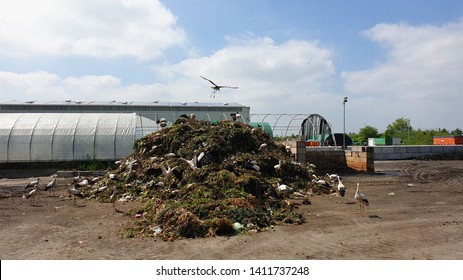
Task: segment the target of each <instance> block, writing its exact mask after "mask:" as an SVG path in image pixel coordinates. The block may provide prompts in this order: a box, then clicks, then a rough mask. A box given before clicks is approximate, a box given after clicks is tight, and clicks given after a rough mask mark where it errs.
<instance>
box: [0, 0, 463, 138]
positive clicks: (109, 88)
mask: <svg viewBox="0 0 463 280" xmlns="http://www.w3.org/2000/svg"><path fill="white" fill-rule="evenodd" d="M200 76H204V77H207V78H208V79H210V80H212V81H214V82H215V83H216V84H219V85H227V86H236V87H238V89H229V88H223V89H222V90H221V91H220V92H217V94H216V95H215V98H213V97H211V93H212V89H211V88H210V86H211V84H210V83H209V82H208V81H206V80H204V79H202V78H201V77H200ZM344 97H348V101H347V102H346V103H345V104H344V103H343V99H344ZM69 99H70V100H76V101H111V100H116V101H121V102H125V101H128V102H130V101H136V102H150V101H155V100H157V101H160V102H217V103H225V102H227V103H232V102H236V103H240V104H242V105H245V106H249V107H250V112H251V114H307V115H310V114H320V115H322V116H323V117H325V118H326V119H327V120H328V122H329V123H330V124H331V125H332V127H333V130H334V132H342V131H343V126H344V114H345V127H346V132H355V133H357V132H358V131H359V129H360V128H362V127H364V126H366V125H369V126H373V127H375V128H377V129H378V130H379V132H383V131H384V130H385V129H386V128H387V125H388V124H391V123H392V122H394V121H395V120H396V119H398V118H406V119H410V122H411V125H412V127H413V128H414V129H438V128H446V129H448V130H449V131H452V130H454V129H456V128H460V129H463V124H462V120H463V110H462V105H463V1H461V0H434V1H431V0H428V1H426V0H407V1H402V0H376V1H370V0H356V1H354V0H350V1H349V0H325V1H316V0H306V1H300V0H285V1H277V0H266V1H264V0H253V1H249V0H222V1H219V0H190V1H184V0H164V1H158V0H79V1H75V0H41V1H35V0H1V3H0V102H7V101H11V100H17V101H31V100H36V101H38V102H47V101H64V100H69Z"/></svg>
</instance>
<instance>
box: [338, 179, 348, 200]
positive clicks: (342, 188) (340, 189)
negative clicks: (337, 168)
mask: <svg viewBox="0 0 463 280" xmlns="http://www.w3.org/2000/svg"><path fill="white" fill-rule="evenodd" d="M337 178H338V187H337V188H338V192H339V195H341V196H344V195H345V194H346V187H345V186H344V184H343V183H342V182H341V178H340V177H339V176H337Z"/></svg>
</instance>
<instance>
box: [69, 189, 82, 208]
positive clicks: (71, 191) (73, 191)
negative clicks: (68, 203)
mask: <svg viewBox="0 0 463 280" xmlns="http://www.w3.org/2000/svg"><path fill="white" fill-rule="evenodd" d="M68 193H69V194H70V195H72V196H73V197H74V206H76V205H77V201H76V198H77V197H80V198H84V195H83V194H82V192H81V191H79V190H77V189H76V187H75V185H73V184H71V185H69V187H68Z"/></svg>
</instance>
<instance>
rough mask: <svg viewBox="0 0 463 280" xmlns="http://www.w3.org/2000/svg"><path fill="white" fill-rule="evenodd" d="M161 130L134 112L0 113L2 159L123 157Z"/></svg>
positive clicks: (59, 159)
mask: <svg viewBox="0 0 463 280" xmlns="http://www.w3.org/2000/svg"><path fill="white" fill-rule="evenodd" d="M157 129H158V127H157V124H156V123H155V122H154V121H153V120H150V119H147V118H144V117H141V116H140V115H138V114H132V113H6V114H0V162H53V161H55V162H56V161H79V160H115V159H121V158H124V157H126V156H128V155H129V154H131V153H132V152H133V146H134V143H135V140H137V139H139V138H141V137H143V136H145V135H147V134H149V133H151V132H153V131H156V130H157Z"/></svg>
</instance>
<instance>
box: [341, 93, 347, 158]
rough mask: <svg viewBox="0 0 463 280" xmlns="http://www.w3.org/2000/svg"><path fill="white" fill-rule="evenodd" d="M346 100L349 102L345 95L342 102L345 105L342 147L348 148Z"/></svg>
mask: <svg viewBox="0 0 463 280" xmlns="http://www.w3.org/2000/svg"><path fill="white" fill-rule="evenodd" d="M346 102H347V97H344V101H343V102H342V105H343V109H344V110H343V111H344V112H343V114H344V116H343V121H344V133H343V134H342V149H343V150H345V149H346Z"/></svg>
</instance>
